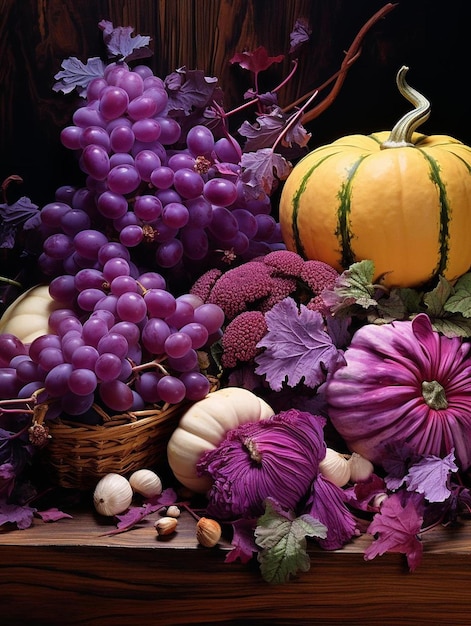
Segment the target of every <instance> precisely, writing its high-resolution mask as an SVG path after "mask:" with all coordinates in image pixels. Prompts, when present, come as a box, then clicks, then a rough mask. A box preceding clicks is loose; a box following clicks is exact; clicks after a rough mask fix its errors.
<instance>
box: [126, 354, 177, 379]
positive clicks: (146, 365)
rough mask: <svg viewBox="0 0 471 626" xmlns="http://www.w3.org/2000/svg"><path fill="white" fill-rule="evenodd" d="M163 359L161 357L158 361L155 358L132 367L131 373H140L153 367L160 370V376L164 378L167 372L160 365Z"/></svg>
mask: <svg viewBox="0 0 471 626" xmlns="http://www.w3.org/2000/svg"><path fill="white" fill-rule="evenodd" d="M165 358H166V357H162V358H160V359H158V358H155V359H153V360H152V361H148V362H147V363H141V364H140V365H133V367H132V371H133V372H134V373H136V372H142V371H143V370H146V369H150V368H153V367H155V368H156V369H158V370H160V372H162V374H164V375H165V376H168V375H169V372H168V370H167V369H165V367H164V366H163V365H162V361H164V360H165Z"/></svg>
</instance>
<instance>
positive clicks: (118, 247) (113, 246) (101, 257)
mask: <svg viewBox="0 0 471 626" xmlns="http://www.w3.org/2000/svg"><path fill="white" fill-rule="evenodd" d="M116 257H118V258H120V259H126V261H129V260H130V259H131V255H130V253H129V250H128V249H127V248H126V247H125V246H123V245H122V244H121V243H118V242H117V241H108V242H106V243H105V244H103V245H102V246H101V248H100V249H99V250H98V261H99V262H100V263H101V265H104V264H105V263H106V262H107V261H109V260H110V259H114V258H116Z"/></svg>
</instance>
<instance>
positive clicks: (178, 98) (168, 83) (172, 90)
mask: <svg viewBox="0 0 471 626" xmlns="http://www.w3.org/2000/svg"><path fill="white" fill-rule="evenodd" d="M217 82H218V79H217V78H214V77H210V76H205V74H204V72H203V71H202V70H187V69H186V68H184V67H182V68H180V69H178V70H176V72H173V73H172V74H170V75H169V76H167V77H166V79H165V81H164V83H165V87H166V89H167V93H168V109H169V110H170V111H183V112H184V113H185V115H189V114H190V113H191V112H192V110H193V109H194V108H198V109H203V108H204V107H205V106H207V105H208V104H209V103H210V102H211V101H212V99H213V94H214V91H215V89H216V87H217Z"/></svg>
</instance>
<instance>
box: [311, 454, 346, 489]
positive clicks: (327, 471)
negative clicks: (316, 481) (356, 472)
mask: <svg viewBox="0 0 471 626" xmlns="http://www.w3.org/2000/svg"><path fill="white" fill-rule="evenodd" d="M319 471H320V472H321V474H322V475H323V476H324V478H327V480H330V482H331V483H333V484H334V485H337V487H343V486H345V485H346V484H347V483H348V481H349V480H350V465H349V463H348V461H347V459H346V458H345V457H344V456H343V455H342V454H339V453H338V452H336V451H335V450H333V449H332V448H327V449H326V452H325V457H324V458H323V459H322V461H321V462H320V463H319Z"/></svg>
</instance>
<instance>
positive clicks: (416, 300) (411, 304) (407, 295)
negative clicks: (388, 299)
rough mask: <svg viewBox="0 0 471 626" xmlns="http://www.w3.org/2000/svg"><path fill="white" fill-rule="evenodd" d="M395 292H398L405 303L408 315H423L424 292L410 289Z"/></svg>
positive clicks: (405, 288)
mask: <svg viewBox="0 0 471 626" xmlns="http://www.w3.org/2000/svg"><path fill="white" fill-rule="evenodd" d="M392 291H393V292H397V294H398V296H399V298H400V299H401V302H403V304H404V306H405V307H406V311H407V312H408V313H423V312H424V306H423V302H422V296H423V294H422V292H420V291H417V289H412V288H410V287H402V288H401V289H393V290H392Z"/></svg>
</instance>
